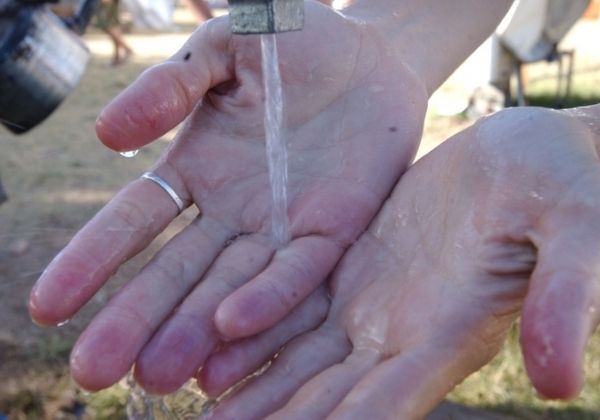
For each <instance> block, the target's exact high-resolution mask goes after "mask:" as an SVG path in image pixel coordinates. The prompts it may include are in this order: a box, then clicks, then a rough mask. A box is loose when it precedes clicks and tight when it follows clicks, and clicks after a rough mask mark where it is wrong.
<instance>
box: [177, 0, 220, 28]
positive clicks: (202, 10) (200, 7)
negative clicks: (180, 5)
mask: <svg viewBox="0 0 600 420" xmlns="http://www.w3.org/2000/svg"><path fill="white" fill-rule="evenodd" d="M183 2H184V3H185V5H186V6H187V7H188V8H189V9H190V10H191V11H192V13H193V14H194V16H195V18H196V20H197V21H198V23H202V22H204V21H207V20H209V19H212V18H213V13H212V10H211V9H210V7H209V6H208V4H207V3H206V1H205V0H183Z"/></svg>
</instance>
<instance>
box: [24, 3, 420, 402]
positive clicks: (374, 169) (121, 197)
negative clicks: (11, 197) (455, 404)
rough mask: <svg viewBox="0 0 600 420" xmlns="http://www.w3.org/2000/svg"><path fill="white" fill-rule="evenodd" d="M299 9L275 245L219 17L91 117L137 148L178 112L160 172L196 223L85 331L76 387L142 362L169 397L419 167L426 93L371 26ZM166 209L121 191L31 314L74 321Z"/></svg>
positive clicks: (325, 262)
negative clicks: (195, 212)
mask: <svg viewBox="0 0 600 420" xmlns="http://www.w3.org/2000/svg"><path fill="white" fill-rule="evenodd" d="M306 8H307V10H306V12H307V17H306V28H305V29H304V31H302V32H299V33H290V34H282V35H278V38H279V39H278V42H279V48H280V65H281V74H282V79H283V86H284V89H283V91H284V92H283V93H284V100H285V114H286V116H285V123H284V135H285V140H286V141H287V143H288V147H289V192H288V196H289V209H288V217H289V220H290V234H291V241H290V242H289V243H288V244H287V245H286V246H284V247H282V248H281V249H276V247H275V246H274V244H273V242H272V240H271V222H270V220H271V219H270V216H271V214H270V213H271V205H270V203H271V200H270V186H269V177H268V170H267V160H266V152H265V140H264V129H263V125H262V121H263V113H264V97H263V94H262V76H261V70H260V45H259V41H258V38H257V37H236V36H231V35H230V33H229V26H228V22H227V19H225V18H223V19H216V20H213V21H210V22H209V23H208V24H206V25H204V26H202V27H201V28H200V29H199V30H198V31H197V32H196V33H195V34H194V35H193V36H192V38H191V39H190V40H189V41H188V43H187V44H186V45H185V46H184V47H183V48H182V49H181V50H180V51H179V52H178V53H177V54H176V55H175V56H174V57H173V58H172V59H170V60H169V61H167V62H165V63H163V64H161V65H158V66H155V67H154V68H152V69H150V70H148V71H147V72H146V73H144V74H143V75H142V76H141V77H140V78H139V79H138V80H137V81H136V83H134V84H133V85H132V86H131V87H129V88H128V89H127V90H126V91H125V92H124V93H122V94H121V95H120V96H119V97H117V98H116V99H115V100H114V101H113V102H112V103H111V104H110V105H109V106H108V107H107V109H106V110H105V111H104V112H103V114H102V115H101V116H100V118H99V121H98V135H99V137H100V138H101V140H102V141H103V142H104V143H105V144H107V145H108V146H109V147H112V148H113V149H116V150H132V149H137V148H139V147H141V146H143V145H144V144H146V143H148V142H150V141H152V140H154V139H155V138H157V137H159V136H160V135H162V134H164V133H165V132H166V131H167V130H169V129H171V128H172V127H174V126H175V125H176V124H178V123H179V122H181V121H182V120H184V119H185V118H186V117H187V119H186V121H185V124H184V126H183V128H182V129H181V131H180V132H179V134H178V136H177V138H176V140H175V141H174V142H173V144H172V145H171V146H170V147H169V149H168V150H167V151H166V152H165V154H164V156H163V157H162V158H161V159H160V161H159V162H158V163H157V164H156V166H155V167H154V168H153V172H154V173H155V174H157V175H159V176H160V177H162V178H163V179H165V180H166V181H167V182H168V183H169V184H170V185H172V186H173V188H174V190H175V191H176V192H177V193H178V194H179V195H180V196H181V197H182V198H183V200H184V201H185V203H186V204H187V205H192V204H194V205H196V206H198V208H199V209H200V211H201V214H200V216H199V217H198V218H197V219H196V220H194V221H193V222H192V223H191V224H190V225H189V226H188V227H187V228H186V229H184V230H183V231H182V232H181V233H180V234H178V235H177V236H176V237H174V238H173V239H172V240H171V241H170V242H169V243H168V244H167V245H166V246H165V247H164V248H163V249H162V250H161V251H160V252H159V253H158V254H157V255H156V256H155V257H154V258H153V259H152V261H150V262H149V264H148V265H147V266H146V267H145V268H144V269H143V270H142V271H141V272H140V273H139V274H138V275H137V276H136V277H135V278H133V279H132V280H131V282H130V283H128V284H127V285H126V286H125V287H124V288H123V289H122V290H121V291H120V292H119V293H118V294H117V295H116V296H115V297H114V298H113V299H112V300H111V301H110V302H109V303H108V304H107V306H106V307H105V308H104V309H103V310H102V311H101V312H100V313H99V314H98V315H97V316H96V317H95V319H94V320H93V321H92V323H91V324H90V325H89V327H88V328H87V329H86V331H85V332H84V333H83V334H82V336H81V337H80V339H79V341H78V343H77V344H76V346H75V348H74V350H73V353H72V371H73V374H74V376H75V379H76V380H77V381H78V382H79V383H80V384H81V385H82V386H83V387H85V388H87V389H90V390H97V389H101V388H104V387H106V386H109V385H111V384H113V383H115V382H116V381H118V380H119V379H120V378H121V377H122V376H123V375H124V374H125V373H126V372H127V371H128V370H129V369H130V368H131V366H132V365H133V364H134V362H136V377H137V379H138V380H139V381H140V382H141V384H142V385H143V386H144V387H146V388H147V389H148V390H150V391H152V392H156V393H165V392H170V391H173V390H175V389H177V388H178V387H179V386H180V385H181V384H183V383H184V382H185V381H186V380H187V379H188V378H190V377H191V376H193V375H194V374H195V373H196V371H197V370H198V368H200V367H201V366H202V363H203V362H204V360H205V359H206V357H207V356H208V355H209V354H210V353H211V352H212V351H213V350H214V349H215V348H216V347H217V346H219V345H220V340H221V334H224V335H226V336H228V337H229V338H236V337H245V336H249V335H252V334H255V333H258V332H260V331H263V330H265V329H267V328H268V327H270V326H271V325H273V324H274V323H276V322H277V321H279V320H281V319H282V318H284V317H285V316H286V315H287V314H288V313H289V312H290V311H291V310H292V308H293V307H295V306H296V305H297V304H298V303H299V302H301V301H303V300H304V299H305V298H306V297H307V296H308V295H309V294H310V293H311V292H313V291H314V290H315V289H316V288H317V287H318V285H319V284H320V283H321V282H322V281H323V280H324V279H325V278H326V277H327V275H328V274H329V273H330V271H331V270H332V269H333V267H334V266H335V264H336V263H337V261H338V259H339V258H340V257H341V255H342V254H343V252H344V251H345V249H346V248H347V247H348V246H349V245H350V244H351V243H352V242H353V241H354V240H355V239H356V237H358V236H359V234H360V233H361V232H362V231H363V230H364V229H365V228H366V226H367V225H368V223H369V222H370V220H371V219H372V217H373V216H374V214H375V213H376V211H377V210H378V208H379V207H380V206H381V203H382V202H383V200H384V199H385V197H386V196H387V195H388V194H389V192H390V190H391V188H392V187H393V185H394V183H395V182H396V181H397V179H398V178H399V176H400V175H401V174H402V173H403V171H404V170H405V169H406V167H407V166H408V164H409V162H410V161H411V159H412V158H413V156H414V153H415V151H416V148H417V145H418V141H419V138H420V134H421V128H422V121H423V116H424V112H425V107H426V100H427V94H426V91H425V89H424V87H423V85H422V83H421V81H420V80H419V79H418V78H417V76H416V75H414V74H413V73H412V72H411V71H410V69H408V68H407V67H405V66H404V65H403V64H402V62H400V61H398V60H397V59H395V58H394V56H392V55H390V54H387V53H386V49H385V48H384V46H383V45H382V44H381V39H380V38H378V36H377V35H376V34H375V32H373V31H371V30H370V29H369V28H368V27H367V26H365V25H361V24H359V23H356V22H353V21H352V20H349V19H346V18H344V17H343V16H342V15H340V14H338V13H335V12H334V11H332V10H331V9H329V8H327V7H324V6H321V5H318V4H312V3H310V2H309V3H307V5H306ZM188 115H189V117H188ZM176 214H177V208H176V207H175V205H174V203H173V202H172V201H171V199H170V198H169V196H168V195H167V194H165V192H164V191H162V190H161V189H160V188H158V187H157V186H156V185H154V184H153V183H151V182H148V181H147V180H137V181H134V182H133V183H131V184H130V185H129V186H127V187H126V188H125V189H124V190H123V191H121V192H120V193H119V194H118V195H117V196H116V197H115V198H114V199H113V200H112V201H111V202H110V203H109V204H108V205H107V206H106V207H105V208H104V209H103V210H102V211H101V212H100V213H99V214H98V215H97V216H96V217H95V218H94V219H93V220H92V221H91V222H90V223H88V225H87V226H86V227H84V228H83V229H82V230H81V231H80V232H79V233H78V234H77V235H76V236H75V238H74V239H73V240H72V241H71V243H70V244H69V245H68V247H67V248H66V249H65V250H64V251H63V252H62V253H61V254H60V255H59V256H58V257H57V258H56V259H55V260H54V261H53V262H52V263H51V265H50V266H49V267H48V269H47V270H46V271H45V273H44V275H43V276H42V278H41V279H40V280H39V282H38V283H37V284H36V286H35V288H34V290H33V291H32V295H31V303H30V307H31V313H32V316H33V317H34V319H36V320H37V321H38V322H40V323H42V324H56V323H58V322H60V321H62V320H65V319H68V318H70V317H71V316H72V315H73V314H74V313H75V312H76V311H77V310H78V309H79V308H80V307H81V306H82V305H83V304H84V303H85V302H86V301H88V300H89V299H90V298H91V297H92V296H93V294H94V293H95V292H96V291H97V290H98V289H99V288H100V287H101V286H102V284H104V283H105V282H106V281H107V280H108V278H109V277H110V275H111V274H112V273H113V272H114V271H115V270H116V269H117V268H118V267H119V266H120V264H122V263H123V262H124V261H126V260H128V259H129V258H131V257H132V256H133V255H134V254H136V253H137V252H139V251H140V250H141V249H143V248H144V247H146V246H147V244H148V243H149V242H150V240H151V239H152V238H153V237H155V236H156V235H157V234H158V233H160V232H161V231H162V230H163V229H164V228H165V227H166V225H167V224H168V223H169V222H170V221H171V220H172V219H173V218H174V217H175V216H176ZM251 280H252V281H251ZM250 281H251V282H250ZM248 282H250V283H249V284H248V285H247V286H246V287H245V288H244V287H242V286H243V285H244V284H246V283H248ZM240 287H242V288H241V289H239V290H237V291H236V289H238V288H240ZM230 294H231V296H229V295H230ZM228 296H229V297H228ZM227 297H228V298H227ZM225 298H227V299H225ZM224 299H225V301H224V303H223V304H222V305H221V307H220V308H218V306H219V303H221V302H222V301H223V300H224ZM315 299H316V298H315ZM318 313H319V312H315V313H314V314H312V315H311V316H312V318H313V321H312V322H314V323H317V322H318V321H319V319H318ZM320 313H321V314H322V313H323V311H321V312H320ZM215 320H216V325H217V327H218V329H217V328H216V327H215V322H214V321H215Z"/></svg>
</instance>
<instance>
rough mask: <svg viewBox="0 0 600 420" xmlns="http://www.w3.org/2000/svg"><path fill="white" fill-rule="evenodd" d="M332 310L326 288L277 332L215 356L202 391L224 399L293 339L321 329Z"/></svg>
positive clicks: (202, 374) (202, 376) (204, 371)
mask: <svg viewBox="0 0 600 420" xmlns="http://www.w3.org/2000/svg"><path fill="white" fill-rule="evenodd" d="M328 308H329V299H328V298H327V291H326V290H325V287H324V286H323V287H320V288H318V289H317V290H315V292H313V294H311V295H310V296H309V297H308V298H307V299H306V300H305V301H304V302H302V303H301V304H300V305H299V306H298V307H296V308H295V309H294V310H293V311H292V312H291V313H290V314H289V315H288V316H287V317H286V318H285V319H284V320H283V321H281V322H279V323H278V324H276V325H275V326H274V327H273V328H271V329H269V330H267V331H266V332H264V333H262V334H260V335H259V336H257V337H250V338H247V339H245V340H242V341H238V342H234V343H232V344H231V345H229V346H227V347H225V348H223V349H222V350H220V351H218V352H217V353H215V354H213V355H211V356H210V357H209V358H208V360H207V361H206V363H205V364H204V366H203V367H202V370H201V371H200V373H199V376H198V381H199V384H200V388H202V390H203V391H204V392H205V393H206V394H208V395H209V396H213V397H217V396H219V395H221V394H222V393H223V392H225V391H226V390H227V389H228V388H230V387H232V386H233V385H235V384H236V383H238V382H239V381H241V380H242V379H244V378H245V377H247V376H249V375H250V374H252V373H253V372H256V371H257V370H259V369H260V367H261V366H263V365H264V364H265V363H267V362H268V361H269V360H270V359H271V358H272V357H273V356H274V355H275V353H277V352H278V351H279V350H280V349H281V348H282V347H283V345H284V344H286V343H287V342H288V341H290V340H291V339H292V338H294V337H295V336H297V335H298V334H301V333H304V332H307V331H310V330H312V329H314V328H315V327H317V326H318V325H319V324H320V323H321V322H322V321H323V320H324V318H325V316H326V315H327V310H328Z"/></svg>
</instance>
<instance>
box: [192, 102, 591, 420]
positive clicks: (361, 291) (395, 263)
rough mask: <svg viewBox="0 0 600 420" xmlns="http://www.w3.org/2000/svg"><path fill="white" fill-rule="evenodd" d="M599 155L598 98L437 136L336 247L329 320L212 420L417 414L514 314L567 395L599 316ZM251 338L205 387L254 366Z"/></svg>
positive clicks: (532, 372)
mask: <svg viewBox="0 0 600 420" xmlns="http://www.w3.org/2000/svg"><path fill="white" fill-rule="evenodd" d="M599 151H600V106H596V107H595V108H583V109H579V110H570V111H566V112H558V111H548V110H541V109H530V108H521V109H514V110H507V111H503V112H501V113H499V114H496V115H494V116H492V117H489V118H487V119H484V120H482V121H480V122H478V123H477V124H475V125H474V126H473V127H471V128H469V129H467V130H465V131H464V132H462V133H460V134H458V135H457V136H455V137H454V138H452V139H450V140H448V141H447V142H445V143H444V144H442V145H441V146H440V147H438V148H437V149H435V150H434V151H433V152H432V153H431V154H430V155H428V156H426V157H425V158H423V159H422V160H420V161H419V162H417V163H416V164H415V165H414V166H413V167H411V168H410V169H409V170H408V171H407V173H406V174H405V175H404V176H403V177H402V179H401V180H400V182H399V183H398V185H397V186H396V188H395V190H394V192H393V194H392V196H391V197H390V198H389V200H387V202H386V203H385V205H384V206H383V208H382V210H381V211H380V212H379V214H378V216H377V218H376V219H375V220H374V222H373V223H372V224H371V225H370V227H369V229H368V231H367V232H365V233H364V234H363V235H361V237H360V239H359V240H358V242H357V243H356V244H355V245H353V246H352V247H351V248H350V250H349V251H348V252H347V253H346V254H345V256H344V257H343V259H342V261H341V262H340V264H339V266H338V268H337V269H336V271H335V273H334V274H333V276H332V278H331V281H330V287H331V295H332V303H331V308H330V311H329V314H328V316H327V319H326V321H325V322H324V323H323V324H322V325H321V326H320V327H319V328H318V329H317V330H315V331H311V332H307V333H306V334H304V335H301V336H299V337H297V338H296V339H294V340H292V342H291V343H289V344H288V345H287V346H286V347H285V349H284V350H283V351H282V352H281V354H279V356H278V357H277V359H275V361H274V363H273V365H272V367H271V368H270V370H268V371H267V373H265V374H264V375H262V376H261V377H259V378H257V379H255V380H254V381H253V382H251V383H250V384H249V385H247V386H245V387H244V388H242V389H241V390H240V391H239V392H237V393H236V394H234V395H233V396H232V397H231V398H230V399H229V400H226V401H225V402H223V403H222V405H221V406H220V407H219V408H217V410H216V411H215V412H214V413H213V417H211V418H216V419H237V418H244V419H258V418H265V417H267V416H268V415H269V414H271V416H270V417H268V418H269V419H286V420H288V419H322V418H331V419H342V418H343V419H365V418H376V419H388V418H390V419H391V418H402V419H418V418H423V417H424V416H425V415H426V414H427V413H429V412H430V411H431V410H432V409H433V408H434V407H435V406H436V405H437V404H438V403H439V402H440V401H441V400H442V399H443V398H444V396H445V395H446V394H447V392H449V391H450V390H451V389H452V388H453V387H454V386H455V385H456V384H458V383H459V382H460V381H462V379H464V378H465V377H466V376H467V375H469V374H470V373H472V372H474V371H476V370H477V369H479V368H480V367H481V366H483V365H484V364H486V363H487V362H488V361H490V360H491V359H492V358H493V356H494V355H495V354H497V352H498V351H499V349H500V347H501V344H502V342H503V340H504V338H505V336H506V333H507V331H508V330H509V327H510V325H511V324H512V322H513V321H514V320H515V319H516V318H517V317H518V316H519V315H521V317H522V319H521V345H522V349H523V355H524V359H525V365H526V368H527V373H528V375H529V377H530V378H531V380H532V382H533V385H534V386H535V387H536V389H537V391H538V392H539V393H540V395H542V396H544V397H547V398H563V399H569V398H574V397H575V396H576V395H577V394H578V392H579V390H580V388H581V386H582V382H583V379H582V378H583V372H582V371H581V365H582V358H583V354H584V349H585V344H586V341H587V340H588V338H589V336H590V335H591V334H592V333H593V332H594V330H595V329H596V328H597V327H598V325H599V323H600V283H599V281H598V279H599V278H600V257H599V256H600V223H598V220H600V159H599V157H598V152H599ZM263 345H264V346H266V344H263ZM247 346H248V343H244V344H232V345H231V346H230V347H228V348H225V349H223V350H221V351H220V352H218V353H216V354H214V355H213V356H211V358H210V359H209V360H208V362H207V364H206V365H205V368H204V369H203V370H202V372H201V379H202V384H203V385H204V387H205V389H206V390H208V391H209V392H211V393H212V394H215V395H218V394H219V393H220V392H222V391H223V390H224V389H226V388H227V386H229V385H230V382H229V381H228V380H227V379H225V380H224V379H223V378H229V379H230V378H232V377H237V378H241V377H243V376H244V374H246V373H249V372H251V371H252V370H253V369H254V368H255V367H256V366H253V365H252V362H248V361H246V359H245V358H244V356H243V355H244V351H245V350H246V349H245V347H247ZM234 373H235V374H234Z"/></svg>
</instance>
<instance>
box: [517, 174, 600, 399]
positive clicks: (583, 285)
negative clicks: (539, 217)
mask: <svg viewBox="0 0 600 420" xmlns="http://www.w3.org/2000/svg"><path fill="white" fill-rule="evenodd" d="M594 183H595V184H596V185H600V177H598V176H596V179H595V180H594ZM585 191H586V192H588V194H586V198H585V199H583V200H578V199H577V198H576V197H567V198H570V199H568V200H563V204H561V205H559V206H557V207H556V208H554V209H553V210H552V212H551V214H549V215H547V216H545V217H544V218H543V222H542V223H541V226H540V229H539V232H538V234H539V237H538V238H537V240H536V239H534V242H538V243H536V245H537V247H538V263H537V265H536V268H535V270H534V273H533V276H532V279H531V284H530V287H529V291H528V294H527V298H526V300H525V304H524V307H523V314H522V327H521V344H522V348H523V356H524V359H525V366H526V368H527V372H528V374H529V377H530V378H531V380H532V382H533V384H534V386H535V388H536V389H537V391H538V392H539V393H540V394H541V395H542V396H544V397H546V398H551V399H570V398H574V397H576V396H577V394H578V393H579V391H580V389H581V387H582V383H583V372H582V361H583V356H584V352H585V346H586V343H587V341H588V339H589V337H590V336H591V334H592V333H593V332H594V330H595V328H596V327H597V326H598V323H599V321H600V222H599V221H600V200H599V199H598V197H600V191H599V188H598V187H595V188H593V189H591V190H590V189H586V190H585ZM590 192H593V194H589V193H590ZM565 203H566V204H565Z"/></svg>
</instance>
